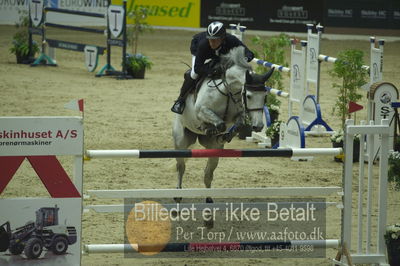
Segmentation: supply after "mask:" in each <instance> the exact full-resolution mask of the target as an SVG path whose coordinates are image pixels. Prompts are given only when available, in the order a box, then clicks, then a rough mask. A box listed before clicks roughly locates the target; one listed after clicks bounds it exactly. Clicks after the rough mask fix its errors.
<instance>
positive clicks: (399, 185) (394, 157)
mask: <svg viewBox="0 0 400 266" xmlns="http://www.w3.org/2000/svg"><path fill="white" fill-rule="evenodd" d="M388 181H389V182H393V183H394V187H395V189H397V190H400V152H398V151H393V152H391V153H390V155H389V170H388Z"/></svg>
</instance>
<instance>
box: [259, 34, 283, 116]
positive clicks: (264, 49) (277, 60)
mask: <svg viewBox="0 0 400 266" xmlns="http://www.w3.org/2000/svg"><path fill="white" fill-rule="evenodd" d="M252 42H253V44H255V45H259V46H261V52H258V51H254V53H255V56H256V58H260V59H262V60H264V61H268V62H272V63H274V64H277V65H282V66H286V67H287V66H288V65H289V64H288V62H287V61H286V60H285V59H286V58H287V57H286V56H285V51H286V50H287V47H288V46H289V45H290V41H289V36H288V35H286V34H283V33H281V34H280V35H278V36H274V37H271V38H268V39H265V38H264V39H261V38H260V37H259V36H256V37H254V38H253V39H252ZM256 72H257V73H263V72H265V67H264V66H258V67H257V68H256ZM265 85H266V86H268V87H271V88H274V89H278V90H283V89H284V86H283V76H282V73H281V72H279V71H275V73H274V74H273V75H272V76H271V77H270V78H269V79H268V81H267V82H266V84H265ZM265 105H266V106H267V107H268V110H269V113H270V116H271V122H274V121H275V120H278V117H279V108H280V105H281V101H280V100H279V99H278V98H277V97H276V95H274V94H268V96H267V97H266V101H265Z"/></svg>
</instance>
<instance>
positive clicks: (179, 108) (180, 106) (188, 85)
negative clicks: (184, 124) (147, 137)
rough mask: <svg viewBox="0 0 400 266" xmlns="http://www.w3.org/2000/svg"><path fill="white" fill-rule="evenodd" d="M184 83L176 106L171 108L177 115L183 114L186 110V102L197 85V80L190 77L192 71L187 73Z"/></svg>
mask: <svg viewBox="0 0 400 266" xmlns="http://www.w3.org/2000/svg"><path fill="white" fill-rule="evenodd" d="M183 77H184V81H183V85H182V88H181V91H180V93H179V97H178V99H177V100H176V101H175V103H174V105H173V106H172V108H171V111H172V112H174V113H177V114H182V113H183V110H185V100H186V97H187V95H188V94H189V92H190V91H191V90H192V89H193V88H194V85H195V84H196V80H194V79H192V78H191V77H190V70H189V71H186V73H185V74H184V76H183Z"/></svg>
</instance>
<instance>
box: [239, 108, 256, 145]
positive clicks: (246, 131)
mask: <svg viewBox="0 0 400 266" xmlns="http://www.w3.org/2000/svg"><path fill="white" fill-rule="evenodd" d="M252 131H253V130H252V126H251V119H250V117H249V116H248V115H247V114H244V119H243V124H241V125H240V126H239V128H238V137H239V139H246V137H250V136H251V132H252Z"/></svg>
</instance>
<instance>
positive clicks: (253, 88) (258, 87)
mask: <svg viewBox="0 0 400 266" xmlns="http://www.w3.org/2000/svg"><path fill="white" fill-rule="evenodd" d="M247 91H261V92H265V85H264V84H263V83H259V84H254V85H253V84H252V85H250V84H247V83H246V84H244V87H243V91H242V101H243V106H244V108H245V110H246V112H255V111H262V110H264V105H262V106H261V107H258V108H248V106H247V97H246V92H247Z"/></svg>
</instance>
